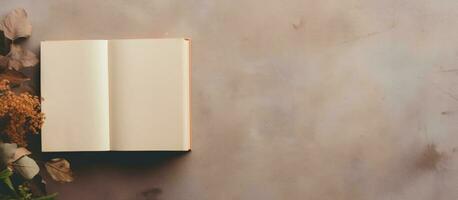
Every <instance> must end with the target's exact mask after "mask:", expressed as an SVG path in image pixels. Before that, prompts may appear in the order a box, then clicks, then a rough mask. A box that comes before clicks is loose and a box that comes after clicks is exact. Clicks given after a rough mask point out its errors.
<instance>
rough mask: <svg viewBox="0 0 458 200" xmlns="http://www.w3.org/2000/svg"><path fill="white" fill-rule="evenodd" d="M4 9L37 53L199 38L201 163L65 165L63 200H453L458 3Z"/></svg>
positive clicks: (131, 160)
mask: <svg viewBox="0 0 458 200" xmlns="http://www.w3.org/2000/svg"><path fill="white" fill-rule="evenodd" d="M0 4H1V6H0V13H1V14H5V13H6V12H7V11H9V10H11V9H13V8H15V7H24V8H25V9H27V11H28V12H29V15H30V18H31V20H32V23H33V27H34V32H33V34H32V35H33V36H32V38H31V41H30V42H29V45H30V47H31V48H33V49H34V50H36V51H38V44H39V41H42V40H56V39H100V38H108V39H110V38H143V37H183V36H185V37H190V38H192V39H193V49H192V51H193V71H192V74H193V77H192V81H193V86H192V90H193V95H192V99H193V102H192V109H193V114H192V117H193V151H192V153H188V154H173V153H171V154H167V153H77V154H64V155H63V156H65V157H67V158H69V159H70V160H71V161H72V163H73V165H74V168H75V173H76V181H75V182H74V183H70V184H57V183H54V182H52V181H48V182H49V184H48V189H49V190H50V191H51V192H59V193H60V197H61V198H60V199H112V200H118V199H119V200H129V199H163V200H164V199H165V200H169V199H170V200H172V199H179V200H189V199H196V200H205V199H208V200H214V199H247V200H248V199H250V200H251V199H263V200H267V199H313V200H327V199H330V200H335V199H342V200H388V199H390V200H430V199H436V200H441V199H442V200H450V199H458V190H456V188H457V186H458V174H457V169H458V158H457V154H458V153H455V152H456V151H457V147H458V140H457V139H458V134H456V133H457V131H458V125H457V123H456V121H457V119H458V87H456V86H457V84H458V79H457V75H458V66H457V56H458V45H457V44H458V37H457V35H458V21H457V20H456V17H457V16H458V2H457V1H455V0H442V1H432V0H384V1H380V0H347V1H341V0H324V1H312V0H291V1H274V0H263V1H261V0H259V1H255V0H246V1H210V0H201V1H198V0H188V1H147V0H141V1H122V0H113V1H102V0H97V1H94V0H82V1H70V0H60V1H58V0H41V1H23V0H14V1H12V0H11V1H5V0H2V1H1V3H0ZM30 73H34V72H30ZM69 76H72V75H70V74H69ZM132 76H135V74H132ZM430 144H434V145H436V146H435V147H436V148H434V147H432V146H430V148H428V145H430ZM48 180H49V179H48Z"/></svg>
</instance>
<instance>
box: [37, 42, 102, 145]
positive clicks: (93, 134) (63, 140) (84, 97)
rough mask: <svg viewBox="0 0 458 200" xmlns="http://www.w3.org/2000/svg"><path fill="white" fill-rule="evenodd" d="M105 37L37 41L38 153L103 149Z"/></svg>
mask: <svg viewBox="0 0 458 200" xmlns="http://www.w3.org/2000/svg"><path fill="white" fill-rule="evenodd" d="M106 47H107V41H103V40H100V41H98V40H96V41H64V42H59V41H56V42H43V43H42V46H41V52H42V53H41V95H42V97H43V98H44V101H43V103H42V110H43V112H44V113H45V115H46V120H45V123H44V126H43V129H42V148H43V151H103V150H108V149H109V105H108V102H109V99H108V98H109V96H108V65H107V59H106V58H107V55H108V54H107V48H106Z"/></svg>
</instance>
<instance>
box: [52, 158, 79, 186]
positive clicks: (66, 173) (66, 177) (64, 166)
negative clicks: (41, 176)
mask: <svg viewBox="0 0 458 200" xmlns="http://www.w3.org/2000/svg"><path fill="white" fill-rule="evenodd" d="M45 167H46V170H47V171H48V173H49V175H51V178H52V179H54V180H55V181H59V182H72V181H73V174H72V170H71V169H70V163H69V162H68V161H67V160H65V159H63V158H54V159H52V160H50V161H48V162H46V163H45Z"/></svg>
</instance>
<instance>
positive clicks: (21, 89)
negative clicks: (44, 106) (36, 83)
mask: <svg viewBox="0 0 458 200" xmlns="http://www.w3.org/2000/svg"><path fill="white" fill-rule="evenodd" d="M11 90H12V91H13V92H14V93H16V94H22V93H29V94H32V95H36V92H35V89H34V88H33V87H31V86H30V85H28V84H26V83H25V82H23V83H21V84H20V85H18V86H17V87H12V88H11Z"/></svg>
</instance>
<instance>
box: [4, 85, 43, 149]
mask: <svg viewBox="0 0 458 200" xmlns="http://www.w3.org/2000/svg"><path fill="white" fill-rule="evenodd" d="M43 121H44V115H43V113H41V111H40V99H39V98H38V97H37V96H33V95H30V94H28V93H22V94H15V93H14V92H12V91H11V89H10V87H9V81H7V80H1V81H0V136H2V139H4V140H6V141H5V142H11V143H16V144H18V145H19V146H24V147H25V146H27V142H26V134H27V133H31V134H37V133H38V131H39V130H40V128H41V126H42V125H43Z"/></svg>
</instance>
